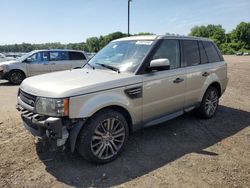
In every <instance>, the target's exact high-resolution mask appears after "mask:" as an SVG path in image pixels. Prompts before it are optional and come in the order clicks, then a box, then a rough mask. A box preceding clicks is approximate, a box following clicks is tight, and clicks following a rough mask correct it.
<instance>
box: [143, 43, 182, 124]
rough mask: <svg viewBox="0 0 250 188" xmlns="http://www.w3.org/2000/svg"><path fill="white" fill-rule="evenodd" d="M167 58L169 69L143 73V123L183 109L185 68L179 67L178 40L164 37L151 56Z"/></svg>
mask: <svg viewBox="0 0 250 188" xmlns="http://www.w3.org/2000/svg"><path fill="white" fill-rule="evenodd" d="M160 58H167V59H168V60H169V62H170V70H158V71H154V72H148V73H145V74H144V75H143V119H144V123H147V122H150V121H152V120H154V119H158V118H160V117H163V116H165V115H167V114H170V113H173V112H176V111H179V110H182V109H183V105H184V97H185V85H186V73H185V68H183V67H181V58H180V48H179V41H178V40H173V39H166V40H163V42H162V43H161V44H160V46H159V48H158V49H157V51H156V52H155V54H154V55H153V57H152V58H151V60H154V59H160Z"/></svg>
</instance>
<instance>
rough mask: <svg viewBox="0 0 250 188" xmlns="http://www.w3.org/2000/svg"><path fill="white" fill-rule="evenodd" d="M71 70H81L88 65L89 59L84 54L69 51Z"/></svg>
mask: <svg viewBox="0 0 250 188" xmlns="http://www.w3.org/2000/svg"><path fill="white" fill-rule="evenodd" d="M69 59H70V61H71V68H72V69H74V68H81V67H83V66H84V65H85V64H86V63H87V58H86V56H85V55H84V54H83V53H82V52H74V51H69Z"/></svg>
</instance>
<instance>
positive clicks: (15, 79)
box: [8, 70, 26, 85]
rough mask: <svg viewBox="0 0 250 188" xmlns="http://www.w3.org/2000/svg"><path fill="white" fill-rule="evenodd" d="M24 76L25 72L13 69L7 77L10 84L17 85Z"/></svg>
mask: <svg viewBox="0 0 250 188" xmlns="http://www.w3.org/2000/svg"><path fill="white" fill-rule="evenodd" d="M25 78H26V76H25V74H24V73H23V72H22V71H20V70H13V71H11V72H10V74H9V75H8V79H9V81H10V83H11V84H13V85H19V84H21V83H22V81H23V80H24V79H25Z"/></svg>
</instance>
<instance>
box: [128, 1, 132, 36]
mask: <svg viewBox="0 0 250 188" xmlns="http://www.w3.org/2000/svg"><path fill="white" fill-rule="evenodd" d="M131 2H132V0H128V36H130V33H129V29H130V3H131Z"/></svg>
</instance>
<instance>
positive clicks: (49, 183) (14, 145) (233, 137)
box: [0, 56, 250, 188]
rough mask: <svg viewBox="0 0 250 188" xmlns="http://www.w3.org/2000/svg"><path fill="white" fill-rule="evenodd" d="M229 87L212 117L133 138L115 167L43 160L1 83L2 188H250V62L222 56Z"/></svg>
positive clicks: (71, 158)
mask: <svg viewBox="0 0 250 188" xmlns="http://www.w3.org/2000/svg"><path fill="white" fill-rule="evenodd" d="M225 59H226V61H227V62H228V75H229V79H230V81H229V84H228V88H227V90H226V92H225V94H224V95H223V97H222V98H221V101H220V107H219V109H218V112H217V114H216V116H215V117H214V118H212V119H210V120H201V119H198V118H196V117H195V115H194V114H185V115H183V116H181V117H179V118H177V119H174V120H171V121H169V122H166V123H164V124H161V125H158V126H154V127H150V128H147V129H144V130H142V131H139V132H136V133H134V134H133V135H132V136H131V137H130V139H129V143H128V146H127V147H126V150H125V152H124V153H123V154H122V155H121V156H120V157H119V158H118V159H117V160H116V161H114V162H112V163H109V164H105V165H94V164H90V163H88V162H86V161H84V160H83V159H82V158H81V157H80V156H79V155H78V154H77V153H70V152H68V151H64V152H57V153H48V152H40V150H39V147H38V146H37V145H36V144H35V142H34V138H33V137H32V136H31V135H30V134H29V133H28V132H27V131H26V130H25V129H24V128H23V126H22V124H21V119H20V116H19V113H18V112H17V111H16V110H15V104H16V94H17V89H18V87H17V86H11V85H9V84H8V83H7V82H4V81H0V187H70V186H73V187H110V186H118V187H171V188H172V187H178V188H179V187H250V127H249V125H250V57H249V56H240V57H239V56H225Z"/></svg>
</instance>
